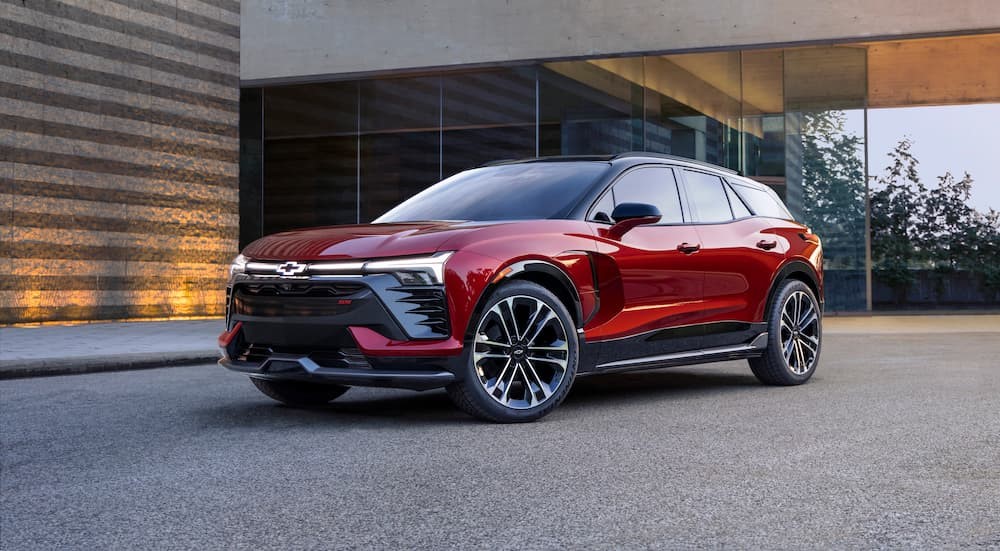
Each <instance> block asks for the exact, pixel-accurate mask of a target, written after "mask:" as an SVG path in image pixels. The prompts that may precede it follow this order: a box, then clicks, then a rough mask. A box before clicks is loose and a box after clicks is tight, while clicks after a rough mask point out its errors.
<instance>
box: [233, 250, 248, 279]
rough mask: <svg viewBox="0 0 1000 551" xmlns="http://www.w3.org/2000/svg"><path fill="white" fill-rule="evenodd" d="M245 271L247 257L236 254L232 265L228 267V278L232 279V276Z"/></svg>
mask: <svg viewBox="0 0 1000 551" xmlns="http://www.w3.org/2000/svg"><path fill="white" fill-rule="evenodd" d="M245 271H247V257H245V256H243V255H242V254H238V255H236V258H234V259H233V263H232V264H230V265H229V277H230V278H232V277H233V276H234V275H236V274H242V273H243V272H245Z"/></svg>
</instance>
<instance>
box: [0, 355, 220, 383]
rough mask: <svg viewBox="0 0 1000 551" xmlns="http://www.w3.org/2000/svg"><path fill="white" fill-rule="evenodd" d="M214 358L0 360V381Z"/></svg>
mask: <svg viewBox="0 0 1000 551" xmlns="http://www.w3.org/2000/svg"><path fill="white" fill-rule="evenodd" d="M218 359H219V351H218V350H192V351H189V352H179V353H175V354H164V353H158V352H150V353H140V354H112V355H104V356H77V357H74V358H38V359H30V360H0V380H2V379H24V378H29V377H49V376H53V375H79V374H83V373H100V372H103V371H130V370H136V369H152V368H156V367H172V366H182V365H197V364H205V363H214V362H216V361H218Z"/></svg>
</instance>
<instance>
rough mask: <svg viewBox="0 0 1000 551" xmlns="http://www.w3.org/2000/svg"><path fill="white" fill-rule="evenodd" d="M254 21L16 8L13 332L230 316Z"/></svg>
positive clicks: (8, 41)
mask: <svg viewBox="0 0 1000 551" xmlns="http://www.w3.org/2000/svg"><path fill="white" fill-rule="evenodd" d="M239 11H240V6H239V3H238V2H237V1H236V0H200V1H195V0H169V1H155V0H142V1H137V0H102V1H99V2H98V1H93V0H58V1H57V0H13V1H11V0H4V1H3V2H2V3H0V238H2V239H0V324H4V323H13V322H34V321H52V320H93V319H108V318H138V317H162V316H192V315H216V314H221V312H222V307H223V293H224V291H223V289H224V280H225V273H226V268H227V266H228V264H229V261H230V260H231V258H232V257H233V256H234V255H235V254H236V245H237V243H236V239H237V232H238V229H237V226H238V214H237V213H238V209H237V172H238V147H239V146H238V136H237V123H238V110H239V77H238V73H239V42H240V39H239V36H240V29H239V19H240V16H239Z"/></svg>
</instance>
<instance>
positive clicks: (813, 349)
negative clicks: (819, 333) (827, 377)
mask: <svg viewBox="0 0 1000 551" xmlns="http://www.w3.org/2000/svg"><path fill="white" fill-rule="evenodd" d="M807 336H808V335H801V337H803V338H799V344H801V345H802V346H804V347H805V348H806V349H807V350H809V353H810V354H812V355H816V346H815V345H814V344H813V342H815V341H813V342H810V339H811V338H812V337H810V338H809V339H807V338H804V337H807Z"/></svg>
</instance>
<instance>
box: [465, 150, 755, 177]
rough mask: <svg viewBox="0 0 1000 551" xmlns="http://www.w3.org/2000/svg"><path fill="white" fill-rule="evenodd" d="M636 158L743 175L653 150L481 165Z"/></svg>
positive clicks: (707, 163)
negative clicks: (685, 164) (672, 162)
mask: <svg viewBox="0 0 1000 551" xmlns="http://www.w3.org/2000/svg"><path fill="white" fill-rule="evenodd" d="M636 158H647V159H660V160H664V161H677V162H679V163H687V164H690V165H696V166H703V167H705V168H711V169H714V170H719V171H721V172H725V173H726V174H735V175H737V176H743V174H742V173H740V172H739V171H737V170H733V169H731V168H726V167H724V166H719V165H716V164H712V163H709V162H705V161H699V160H697V159H689V158H687V157H681V156H680V155H670V154H667V153H653V152H651V151H628V152H625V153H618V154H616V155H556V156H551V157H528V158H526V159H499V160H496V161H490V162H488V163H483V164H481V165H479V166H480V167H485V166H500V165H509V164H517V163H539V162H543V163H544V162H549V163H551V162H568V161H603V162H609V161H614V160H616V159H636Z"/></svg>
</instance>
